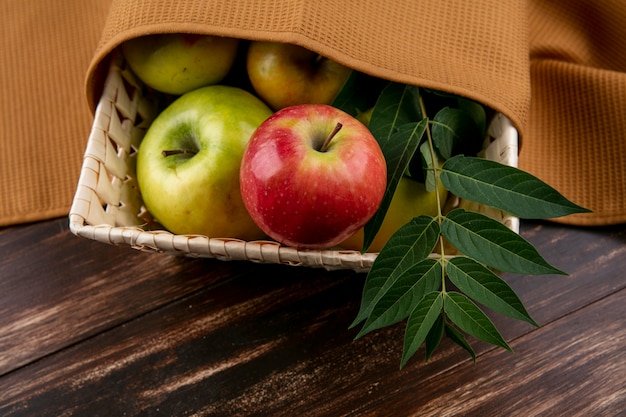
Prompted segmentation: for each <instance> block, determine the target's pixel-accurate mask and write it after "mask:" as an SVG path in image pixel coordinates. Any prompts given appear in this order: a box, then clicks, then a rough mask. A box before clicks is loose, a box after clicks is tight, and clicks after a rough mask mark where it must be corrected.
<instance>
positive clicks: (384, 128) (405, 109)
mask: <svg viewBox="0 0 626 417" xmlns="http://www.w3.org/2000/svg"><path fill="white" fill-rule="evenodd" d="M419 97H420V90H419V88H417V87H415V86H410V85H405V84H400V83H394V82H390V83H389V84H388V85H387V86H386V87H385V88H384V89H383V90H382V92H381V94H380V96H379V97H378V100H376V105H375V106H374V110H373V112H372V118H371V120H370V123H369V125H368V127H369V129H370V131H371V132H372V135H374V137H375V138H376V140H378V142H379V143H381V144H382V143H385V142H388V141H389V139H390V138H391V136H393V134H394V133H396V131H397V130H398V128H399V127H400V126H402V125H405V124H407V123H413V122H418V121H420V120H422V119H423V118H424V117H423V116H422V112H421V110H420V105H419Z"/></svg>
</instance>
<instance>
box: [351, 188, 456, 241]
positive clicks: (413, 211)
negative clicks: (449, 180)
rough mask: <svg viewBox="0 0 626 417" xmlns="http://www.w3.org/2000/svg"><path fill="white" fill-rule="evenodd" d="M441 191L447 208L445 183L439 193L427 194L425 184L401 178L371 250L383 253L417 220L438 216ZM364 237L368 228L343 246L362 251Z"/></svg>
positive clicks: (441, 199) (442, 201) (357, 233)
mask: <svg viewBox="0 0 626 417" xmlns="http://www.w3.org/2000/svg"><path fill="white" fill-rule="evenodd" d="M437 192H438V193H439V198H440V201H441V204H442V205H443V204H444V202H445V201H446V198H447V196H448V191H447V190H446V189H445V188H444V187H443V184H442V183H441V181H439V183H438V187H437V191H436V192H435V191H427V190H426V186H425V185H424V183H421V182H418V181H415V180H412V179H411V178H409V177H405V176H403V177H401V178H400V181H398V186H397V187H396V191H395V192H394V194H393V197H392V198H391V203H390V204H389V208H388V209H387V213H386V214H385V218H384V219H383V222H382V224H381V226H380V229H379V230H378V232H377V233H376V236H375V237H374V240H373V241H372V243H371V245H370V246H369V248H368V251H369V252H380V250H381V249H382V248H383V246H385V243H387V241H388V240H389V238H390V237H391V236H392V235H393V234H394V233H395V232H396V231H397V230H398V229H399V228H400V227H402V226H403V225H405V224H406V223H408V222H409V221H410V220H411V219H412V218H413V217H417V216H420V215H427V216H436V215H437V214H438V211H439V210H438V203H437V194H436V193H437ZM363 238H364V229H363V228H361V229H359V230H358V231H357V232H356V233H355V234H354V235H352V236H350V237H349V238H348V239H346V240H344V241H343V242H341V244H340V245H339V246H341V247H343V248H346V249H353V250H361V249H362V247H363Z"/></svg>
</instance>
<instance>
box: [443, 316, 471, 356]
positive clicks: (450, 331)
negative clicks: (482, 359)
mask: <svg viewBox="0 0 626 417" xmlns="http://www.w3.org/2000/svg"><path fill="white" fill-rule="evenodd" d="M445 333H446V336H448V338H449V339H450V340H452V341H453V342H454V343H456V344H457V345H459V346H461V347H462V348H463V349H465V350H466V351H467V352H468V353H469V354H470V356H471V357H472V359H473V360H474V364H476V353H475V352H474V349H472V346H471V345H470V344H469V342H468V341H467V339H466V338H465V336H464V335H463V333H461V332H460V331H459V329H457V328H456V327H454V326H453V325H451V324H450V323H446V325H445Z"/></svg>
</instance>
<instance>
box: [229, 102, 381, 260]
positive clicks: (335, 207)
mask: <svg viewBox="0 0 626 417" xmlns="http://www.w3.org/2000/svg"><path fill="white" fill-rule="evenodd" d="M240 186H241V195H242V197H243V201H244V205H245V206H246V208H247V210H248V212H249V213H250V216H251V217H252V219H253V220H254V222H255V223H256V224H257V225H258V226H259V227H260V228H261V230H263V231H264V232H265V233H266V234H267V235H268V236H270V237H271V238H273V239H275V240H276V241H278V242H280V243H282V244H285V245H288V246H293V247H295V248H298V249H324V248H329V247H332V246H335V245H337V244H339V243H340V242H342V241H343V240H345V239H346V238H347V237H349V236H351V235H352V234H354V232H355V231H356V230H358V229H359V228H361V227H362V226H363V225H364V224H365V223H366V222H367V221H368V220H369V219H370V218H371V217H372V216H373V215H374V213H375V212H376V210H377V209H378V207H379V206H380V203H381V201H382V198H383V194H384V193H385V188H386V186H387V168H386V163H385V158H384V156H383V153H382V151H381V149H380V147H379V145H378V142H377V141H376V139H375V138H374V137H373V136H372V134H371V133H370V131H369V130H368V129H367V127H366V126H365V125H364V124H362V123H361V122H359V121H358V120H357V119H355V118H354V117H352V116H350V115H349V114H347V113H345V112H343V111H341V110H339V109H337V108H335V107H332V106H329V105H325V104H303V105H298V106H290V107H287V108H284V109H282V110H279V111H278V112H276V113H274V114H273V115H272V116H270V117H269V118H268V119H267V120H265V121H264V122H263V123H261V125H260V126H259V127H258V128H257V129H256V130H255V132H254V133H253V134H252V137H251V138H250V142H249V143H248V145H247V146H246V150H245V152H244V156H243V159H242V162H241V169H240Z"/></svg>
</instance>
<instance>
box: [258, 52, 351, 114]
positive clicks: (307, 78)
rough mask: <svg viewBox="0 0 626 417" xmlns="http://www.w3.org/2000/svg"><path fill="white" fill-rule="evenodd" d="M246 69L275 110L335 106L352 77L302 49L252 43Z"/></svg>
mask: <svg viewBox="0 0 626 417" xmlns="http://www.w3.org/2000/svg"><path fill="white" fill-rule="evenodd" d="M246 68H247V71H248V77H249V78H250V83H251V85H252V87H253V88H254V90H255V91H256V93H257V95H258V96H259V97H261V98H262V99H263V100H264V101H265V102H266V103H268V104H269V106H270V107H271V108H272V109H273V110H279V109H282V108H284V107H288V106H293V105H298V104H331V103H332V101H333V100H334V99H335V97H336V96H337V94H338V93H339V91H340V90H341V88H342V87H343V85H344V84H345V83H346V81H347V80H348V78H349V77H350V74H351V73H352V69H350V68H349V67H346V66H344V65H341V64H339V63H338V62H336V61H333V60H331V59H328V58H325V57H323V56H321V55H319V54H318V53H317V52H313V51H310V50H308V49H306V48H303V47H301V46H298V45H294V44H289V43H282V42H266V41H252V42H250V45H249V46H248V55H247V60H246Z"/></svg>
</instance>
